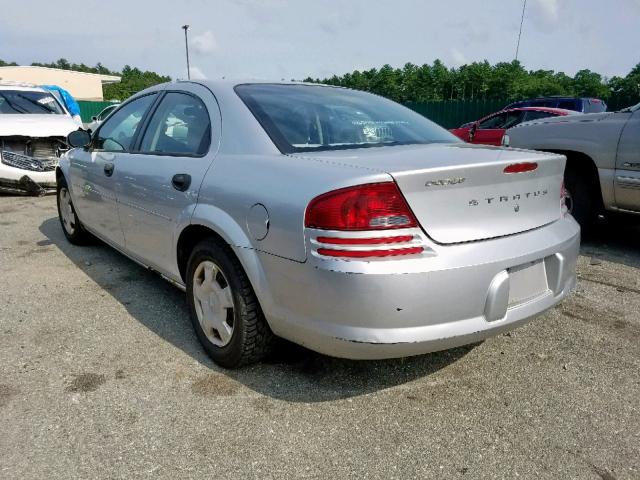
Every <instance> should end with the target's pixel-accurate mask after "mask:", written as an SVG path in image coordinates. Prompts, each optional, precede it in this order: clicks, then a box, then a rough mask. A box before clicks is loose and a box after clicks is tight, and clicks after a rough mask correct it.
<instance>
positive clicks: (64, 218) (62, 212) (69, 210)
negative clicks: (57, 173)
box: [56, 177, 90, 245]
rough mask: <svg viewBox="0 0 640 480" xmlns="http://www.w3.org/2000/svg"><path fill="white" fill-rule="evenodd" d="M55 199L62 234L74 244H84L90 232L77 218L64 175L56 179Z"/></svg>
mask: <svg viewBox="0 0 640 480" xmlns="http://www.w3.org/2000/svg"><path fill="white" fill-rule="evenodd" d="M56 200H57V204H58V218H59V219H60V225H61V226H62V231H63V232H64V236H65V237H67V240H69V242H71V243H73V244H74V245H84V244H86V243H88V241H89V239H90V234H89V232H87V231H86V230H85V229H84V227H83V226H82V223H81V222H80V220H79V219H78V215H77V214H76V210H75V208H74V206H73V201H72V200H71V194H70V193H69V186H68V185H67V181H66V180H65V178H64V177H60V178H59V179H58V187H57V194H56Z"/></svg>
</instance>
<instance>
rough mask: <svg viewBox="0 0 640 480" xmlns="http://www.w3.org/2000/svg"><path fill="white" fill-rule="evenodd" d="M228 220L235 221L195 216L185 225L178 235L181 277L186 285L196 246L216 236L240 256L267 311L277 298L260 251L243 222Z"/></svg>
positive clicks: (264, 310) (261, 304)
mask: <svg viewBox="0 0 640 480" xmlns="http://www.w3.org/2000/svg"><path fill="white" fill-rule="evenodd" d="M212 208H213V207H212ZM216 210H217V209H216ZM228 220H229V221H231V222H232V223H229V224H227V225H224V226H223V225H221V224H220V223H214V222H211V221H206V220H202V219H192V221H191V223H190V224H189V225H187V226H185V228H183V229H182V231H181V232H180V234H179V235H178V239H177V241H176V249H175V252H176V261H177V265H178V271H179V273H180V277H181V279H182V281H183V282H184V284H185V285H186V283H187V275H186V273H187V265H188V262H189V257H190V255H191V252H192V251H193V248H194V247H195V246H196V245H197V244H198V243H199V242H201V241H202V240H204V239H207V238H214V239H216V240H217V241H219V242H221V243H223V244H224V245H226V246H228V247H229V251H230V252H231V254H233V255H234V256H235V257H236V258H237V259H238V261H239V262H240V265H241V266H242V268H243V269H244V271H245V273H246V275H247V278H248V279H249V282H250V284H251V287H252V288H253V291H254V292H255V294H256V297H257V298H258V301H259V302H260V306H261V307H262V310H263V312H265V313H266V311H267V310H268V309H269V306H270V305H272V303H273V302H272V297H271V295H270V293H269V291H268V288H267V282H266V277H265V273H264V270H263V268H262V264H261V262H260V260H259V258H258V255H257V252H256V251H255V250H254V249H253V248H252V246H251V244H250V243H249V240H248V239H247V238H246V235H244V232H243V231H242V229H241V228H240V226H239V225H238V224H237V223H235V222H233V221H232V220H231V219H230V217H229V218H228ZM267 321H268V320H267Z"/></svg>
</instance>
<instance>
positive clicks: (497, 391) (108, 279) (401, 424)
mask: <svg viewBox="0 0 640 480" xmlns="http://www.w3.org/2000/svg"><path fill="white" fill-rule="evenodd" d="M54 204H55V199H54V198H53V197H47V198H40V199H33V198H18V199H16V198H11V197H0V226H1V228H0V271H1V272H2V277H1V279H0V292H1V294H0V325H1V332H0V425H1V427H0V431H1V434H0V477H2V478H7V479H9V478H12V479H13V478H16V479H18V478H19V479H27V478H34V479H35V478H38V479H42V478H142V477H154V478H165V477H166V478H214V477H215V478H276V477H285V478H298V477H302V478H336V479H338V478H345V477H357V478H364V477H366V478H381V479H382V478H385V479H386V478H399V479H406V478H515V477H518V476H519V477H522V478H553V479H559V478H587V479H588V478H593V479H604V480H612V479H625V478H640V375H639V372H640V223H639V222H638V221H637V220H636V219H627V220H626V222H624V221H623V222H620V221H618V222H615V223H613V224H610V225H604V226H603V232H602V234H601V235H600V236H599V237H598V239H597V240H593V241H591V242H589V243H587V244H585V245H584V246H583V252H582V253H583V256H582V257H581V258H580V264H579V276H580V281H579V285H578V288H577V291H576V292H575V294H573V296H572V297H571V298H569V299H568V300H567V301H565V302H564V304H563V305H561V306H559V307H557V308H555V309H554V310H552V311H550V312H548V313H547V314H546V315H544V316H543V317H541V318H539V319H537V320H536V321H534V322H533V323H531V324H529V325H527V326H526V327H523V328H521V329H519V330H516V331H514V332H512V333H510V334H506V335H502V336H499V337H497V338H493V339H490V340H487V341H486V342H484V343H482V344H479V345H476V346H475V347H466V348H459V349H456V350H453V351H448V352H442V353H437V354H432V355H426V356H422V357H415V358H410V359H404V360H394V361H384V362H352V361H344V360H336V359H331V358H328V357H324V356H321V355H317V354H315V353H312V352H309V351H306V350H303V349H300V348H294V347H288V348H283V350H282V351H281V352H280V353H279V354H278V356H277V358H274V359H272V360H270V361H269V362H268V363H265V364H261V365H256V366H252V367H250V368H246V369H243V370H239V371H224V370H222V369H220V368H217V367H216V366H215V365H213V364H212V362H211V361H209V360H208V358H207V357H206V356H205V355H204V353H203V351H202V350H201V349H200V346H199V345H198V343H197V341H196V338H195V335H194V334H193V333H192V330H191V327H190V324H189V321H188V318H187V310H186V308H185V302H184V298H183V293H181V292H180V291H178V290H176V289H175V288H173V287H172V286H170V285H169V284H167V283H166V282H164V281H163V280H161V279H160V278H158V277H156V276H155V275H154V274H152V273H149V272H147V271H145V270H144V269H142V268H140V267H139V266H137V265H136V264H134V263H132V262H131V261H129V260H127V259H126V258H124V257H122V256H121V255H119V254H118V253H116V252H114V251H113V250H111V249H109V248H108V247H106V246H104V245H95V246H90V247H83V248H79V247H72V246H71V245H69V244H68V243H66V241H65V239H64V237H63V235H62V231H61V229H60V226H59V224H58V220H57V216H56V211H55V205H54ZM632 221H633V222H634V224H633V225H632V226H628V224H630V223H632ZM625 223H626V224H627V226H625Z"/></svg>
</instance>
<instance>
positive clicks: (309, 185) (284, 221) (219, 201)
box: [192, 153, 391, 262]
mask: <svg viewBox="0 0 640 480" xmlns="http://www.w3.org/2000/svg"><path fill="white" fill-rule="evenodd" d="M389 180H391V177H390V176H389V175H388V174H386V173H382V172H378V171H375V170H370V169H365V168H357V167H353V166H347V165H342V164H340V163H337V162H332V161H329V160H318V159H311V158H301V157H293V156H288V155H282V154H272V155H241V154H223V153H220V154H219V155H218V157H217V158H216V160H215V161H214V163H213V165H212V167H211V168H210V169H209V171H208V173H207V175H206V176H205V179H204V182H203V183H202V187H201V190H200V196H199V199H198V205H197V207H196V209H195V212H194V215H193V218H192V223H196V224H203V225H209V226H211V228H213V229H214V230H216V231H218V232H219V233H220V234H221V235H222V236H223V237H225V235H226V238H225V240H227V242H229V243H230V244H231V245H234V246H236V247H241V248H252V249H255V250H259V251H262V252H266V253H269V254H272V255H277V256H280V257H284V258H288V259H291V260H295V261H298V262H303V261H305V259H306V249H305V242H304V214H305V210H306V207H307V205H308V203H309V202H310V201H311V200H312V199H313V198H314V197H316V196H318V195H320V194H321V193H325V192H328V191H330V190H334V189H337V188H342V187H346V186H349V185H355V184H361V183H372V182H381V181H389ZM256 204H261V205H263V206H264V207H265V209H266V210H267V212H268V217H269V229H268V233H267V235H266V237H264V238H263V239H258V238H256V235H255V234H254V233H255V229H254V230H253V231H252V230H251V229H250V227H249V224H248V216H249V212H250V209H251V207H252V206H254V205H256ZM216 224H219V227H217V228H216V226H215V225H216ZM218 228H221V229H222V230H224V232H226V233H223V231H221V230H218Z"/></svg>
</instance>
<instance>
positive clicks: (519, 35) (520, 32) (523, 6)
mask: <svg viewBox="0 0 640 480" xmlns="http://www.w3.org/2000/svg"><path fill="white" fill-rule="evenodd" d="M525 8H527V0H524V3H523V4H522V17H521V18H520V31H519V32H518V43H517V44H516V60H518V51H519V50H520V37H521V36H522V24H523V23H524V9H525ZM185 32H186V30H185Z"/></svg>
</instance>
